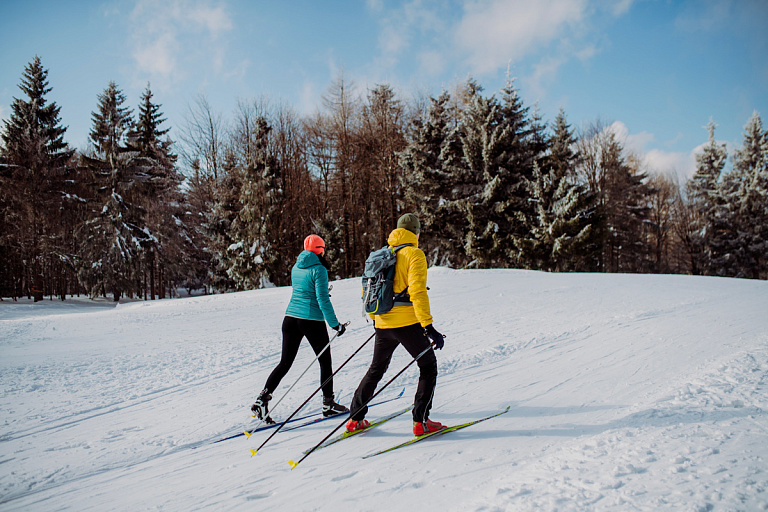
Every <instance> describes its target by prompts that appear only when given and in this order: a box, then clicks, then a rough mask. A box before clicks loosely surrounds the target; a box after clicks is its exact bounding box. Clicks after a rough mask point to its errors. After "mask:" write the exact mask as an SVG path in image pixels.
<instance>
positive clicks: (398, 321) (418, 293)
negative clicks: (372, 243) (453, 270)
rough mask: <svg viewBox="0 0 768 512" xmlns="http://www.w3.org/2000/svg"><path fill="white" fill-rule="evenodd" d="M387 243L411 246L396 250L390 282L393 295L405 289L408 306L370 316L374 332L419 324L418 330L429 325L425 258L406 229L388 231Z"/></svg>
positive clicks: (429, 315)
mask: <svg viewBox="0 0 768 512" xmlns="http://www.w3.org/2000/svg"><path fill="white" fill-rule="evenodd" d="M387 244H388V245H389V247H397V246H398V245H403V244H413V246H412V247H403V248H402V249H400V250H399V251H397V263H396V264H395V283H394V292H395V293H396V294H397V293H400V292H402V291H403V290H405V289H406V288H408V295H410V297H411V303H412V305H410V306H395V307H393V308H392V309H390V310H389V311H387V312H386V313H384V314H383V315H370V316H371V318H373V321H374V326H375V327H376V328H377V329H396V328H397V327H405V326H407V325H413V324H415V323H420V324H421V326H422V327H426V326H428V325H429V324H431V323H432V314H431V313H430V311H429V297H428V296H427V257H426V256H424V251H422V250H421V249H419V240H418V238H416V235H415V234H413V233H412V232H410V231H408V230H407V229H403V228H398V229H395V230H394V231H392V233H390V234H389V238H388V239H387Z"/></svg>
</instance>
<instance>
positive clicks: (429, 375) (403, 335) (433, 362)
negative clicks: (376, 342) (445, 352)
mask: <svg viewBox="0 0 768 512" xmlns="http://www.w3.org/2000/svg"><path fill="white" fill-rule="evenodd" d="M395 330H396V331H397V336H398V337H399V339H400V343H402V345H403V347H405V349H406V350H407V351H408V353H409V354H411V356H413V357H416V356H418V355H419V354H420V353H421V352H423V351H424V349H425V348H427V347H428V346H429V339H428V338H427V337H426V336H425V335H424V329H423V328H422V327H421V325H419V324H414V325H409V326H407V327H401V328H399V329H395ZM416 364H418V365H419V384H418V386H417V387H416V396H415V397H414V401H413V421H415V422H418V423H423V422H425V421H427V419H428V418H429V411H430V409H431V408H432V397H433V396H434V394H435V385H436V384H437V357H435V351H434V350H430V351H428V352H426V353H425V354H424V355H422V356H421V357H420V358H419V360H418V361H417V362H416Z"/></svg>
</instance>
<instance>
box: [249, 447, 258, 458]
mask: <svg viewBox="0 0 768 512" xmlns="http://www.w3.org/2000/svg"><path fill="white" fill-rule="evenodd" d="M257 453H259V450H254V449H253V448H251V457H253V456H254V455H256V454H257Z"/></svg>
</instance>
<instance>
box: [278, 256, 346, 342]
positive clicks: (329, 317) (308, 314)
mask: <svg viewBox="0 0 768 512" xmlns="http://www.w3.org/2000/svg"><path fill="white" fill-rule="evenodd" d="M291 285H292V286H293V293H292V294H291V301H290V302H289V303H288V309H287V310H286V311H285V315H286V316H291V317H294V318H303V319H305V320H319V321H323V320H325V321H326V322H328V325H330V326H331V327H332V328H334V329H335V328H336V327H338V326H339V321H338V320H337V319H336V313H335V312H334V311H333V305H332V304H331V298H330V296H329V295H328V271H327V270H326V269H325V267H324V266H323V264H322V263H320V258H318V257H317V254H315V253H313V252H310V251H302V252H301V254H299V257H298V258H297V259H296V264H295V265H294V266H293V268H292V269H291Z"/></svg>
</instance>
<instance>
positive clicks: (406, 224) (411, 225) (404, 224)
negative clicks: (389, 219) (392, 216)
mask: <svg viewBox="0 0 768 512" xmlns="http://www.w3.org/2000/svg"><path fill="white" fill-rule="evenodd" d="M397 227H398V228H404V229H407V230H408V231H410V232H411V233H414V234H416V235H418V234H419V231H421V224H419V218H418V217H417V216H415V215H414V214H412V213H406V214H405V215H403V216H402V217H400V218H399V219H398V220H397Z"/></svg>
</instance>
